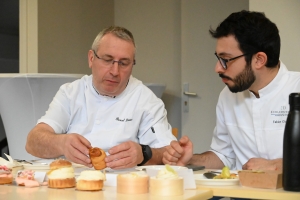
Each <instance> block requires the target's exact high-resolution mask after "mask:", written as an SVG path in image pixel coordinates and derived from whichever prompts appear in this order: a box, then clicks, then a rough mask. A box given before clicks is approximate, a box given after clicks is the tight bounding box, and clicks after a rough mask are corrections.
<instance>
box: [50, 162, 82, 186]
mask: <svg viewBox="0 0 300 200" xmlns="http://www.w3.org/2000/svg"><path fill="white" fill-rule="evenodd" d="M47 176H48V187H50V188H71V187H75V184H76V180H75V175H74V169H73V167H72V163H70V162H69V161H67V160H63V159H58V160H55V161H53V162H52V163H50V171H48V172H47Z"/></svg>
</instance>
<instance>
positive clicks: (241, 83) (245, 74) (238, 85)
mask: <svg viewBox="0 0 300 200" xmlns="http://www.w3.org/2000/svg"><path fill="white" fill-rule="evenodd" d="M219 76H220V77H221V78H227V79H229V80H232V81H233V83H234V85H233V86H229V85H228V84H226V85H227V86H228V89H229V90H230V91H231V92H233V93H237V92H242V91H244V90H247V89H249V88H250V86H251V85H252V84H253V82H254V81H255V79H256V77H255V75H254V72H253V70H252V68H251V65H246V67H245V69H244V70H243V71H242V72H241V73H240V74H238V75H237V76H236V77H235V78H234V79H232V78H230V77H227V76H225V75H223V74H219Z"/></svg>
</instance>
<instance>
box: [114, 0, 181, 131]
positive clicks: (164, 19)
mask: <svg viewBox="0 0 300 200" xmlns="http://www.w3.org/2000/svg"><path fill="white" fill-rule="evenodd" d="M114 13H115V16H114V19H115V25H119V26H124V27H126V28H128V29H129V30H130V31H131V32H132V33H133V35H134V37H135V42H136V45H137V55H136V61H137V64H136V65H135V66H134V69H133V75H134V76H135V77H137V78H138V79H140V80H142V81H143V82H152V83H153V82H154V83H164V84H166V86H167V87H166V91H165V92H164V94H163V96H162V100H163V101H164V103H165V105H166V109H167V111H168V120H169V123H170V124H171V125H172V126H173V127H177V128H179V130H180V126H181V117H180V116H181V113H180V112H181V110H180V106H181V105H180V103H181V102H180V97H181V79H180V77H181V76H180V74H181V72H180V65H181V57H180V51H181V48H180V0H163V1H162V0H151V1H148V0H130V1H115V12H114Z"/></svg>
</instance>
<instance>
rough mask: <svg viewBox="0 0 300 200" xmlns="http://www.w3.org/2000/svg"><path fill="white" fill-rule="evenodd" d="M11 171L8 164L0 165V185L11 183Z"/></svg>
mask: <svg viewBox="0 0 300 200" xmlns="http://www.w3.org/2000/svg"><path fill="white" fill-rule="evenodd" d="M11 172H12V169H11V168H10V166H6V165H0V185H2V184H11V183H12V181H13V175H12V173H11Z"/></svg>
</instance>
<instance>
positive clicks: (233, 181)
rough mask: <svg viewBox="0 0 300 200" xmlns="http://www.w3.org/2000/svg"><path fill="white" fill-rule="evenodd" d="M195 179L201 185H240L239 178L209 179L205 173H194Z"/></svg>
mask: <svg viewBox="0 0 300 200" xmlns="http://www.w3.org/2000/svg"><path fill="white" fill-rule="evenodd" d="M194 177H195V181H196V183H197V184H200V185H238V184H239V179H238V178H236V179H208V178H206V177H205V176H204V175H203V174H194Z"/></svg>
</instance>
